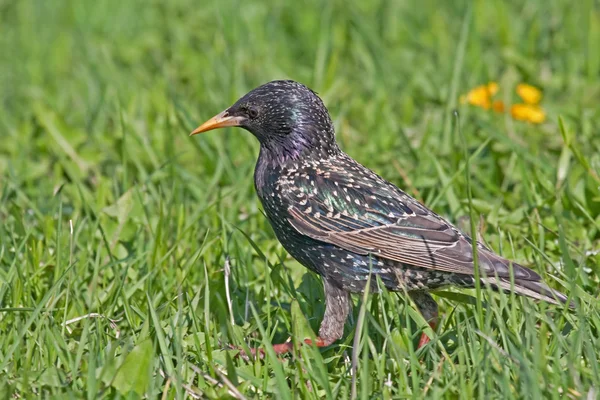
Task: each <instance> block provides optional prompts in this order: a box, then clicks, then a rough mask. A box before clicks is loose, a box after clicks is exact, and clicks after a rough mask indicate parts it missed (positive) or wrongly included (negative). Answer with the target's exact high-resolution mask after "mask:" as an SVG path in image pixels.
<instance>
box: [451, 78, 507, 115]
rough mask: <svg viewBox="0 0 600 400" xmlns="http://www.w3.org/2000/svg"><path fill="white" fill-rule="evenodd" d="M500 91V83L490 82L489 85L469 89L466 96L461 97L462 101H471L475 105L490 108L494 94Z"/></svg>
mask: <svg viewBox="0 0 600 400" xmlns="http://www.w3.org/2000/svg"><path fill="white" fill-rule="evenodd" d="M497 92H498V84H497V83H496V82H490V83H488V84H487V85H480V86H477V87H475V88H473V89H471V90H470V91H469V93H467V94H466V96H461V97H460V102H461V103H469V104H471V105H474V106H478V107H481V108H485V109H486V110H489V109H490V107H491V106H492V100H491V98H492V96H493V95H495V94H496V93H497Z"/></svg>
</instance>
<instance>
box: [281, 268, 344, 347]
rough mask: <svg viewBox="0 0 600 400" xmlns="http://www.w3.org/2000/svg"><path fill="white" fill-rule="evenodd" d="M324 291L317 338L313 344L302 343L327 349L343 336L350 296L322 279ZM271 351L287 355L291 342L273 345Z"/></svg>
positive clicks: (310, 341) (309, 342)
mask: <svg viewBox="0 0 600 400" xmlns="http://www.w3.org/2000/svg"><path fill="white" fill-rule="evenodd" d="M323 285H324V289H325V315H324V316H323V321H322V322H321V327H320V328H319V336H318V337H317V338H316V339H315V341H314V342H313V341H312V340H311V339H304V343H306V344H308V345H310V344H314V345H315V346H317V347H327V346H329V345H331V344H332V343H333V342H335V341H336V340H338V339H340V338H341V337H342V335H343V334H344V324H345V323H346V319H347V318H348V313H349V312H350V294H349V293H348V292H346V291H344V290H342V289H340V288H338V287H337V286H335V285H333V284H332V283H330V282H329V281H328V280H327V279H325V278H323ZM273 350H275V353H277V354H284V353H288V352H290V351H291V350H292V342H291V341H289V340H288V341H287V342H285V343H281V344H274V345H273Z"/></svg>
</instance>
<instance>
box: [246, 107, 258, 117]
mask: <svg viewBox="0 0 600 400" xmlns="http://www.w3.org/2000/svg"><path fill="white" fill-rule="evenodd" d="M246 112H247V113H248V116H249V117H250V118H256V117H258V111H256V109H255V108H248V109H247V110H246Z"/></svg>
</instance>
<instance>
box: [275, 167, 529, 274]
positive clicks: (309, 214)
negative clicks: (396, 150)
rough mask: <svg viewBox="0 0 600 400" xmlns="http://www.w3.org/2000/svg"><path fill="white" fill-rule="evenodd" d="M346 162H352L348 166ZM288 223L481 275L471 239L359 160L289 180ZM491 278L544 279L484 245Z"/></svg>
mask: <svg viewBox="0 0 600 400" xmlns="http://www.w3.org/2000/svg"><path fill="white" fill-rule="evenodd" d="M344 163H351V164H350V166H344ZM279 184H280V189H282V190H281V192H280V193H283V195H282V196H283V197H284V200H285V203H286V205H287V207H288V213H289V215H290V217H289V223H290V224H291V225H292V226H293V227H294V228H295V229H296V230H297V231H298V232H299V233H301V234H303V235H306V236H308V237H310V238H312V239H315V240H318V241H322V242H326V243H330V244H333V245H335V246H338V247H341V248H343V249H345V250H348V251H351V252H354V253H357V254H373V255H374V256H376V257H380V258H383V259H389V260H393V261H398V262H401V263H405V264H409V265H415V266H418V267H423V268H431V269H435V270H439V271H447V272H454V273H459V274H467V275H473V274H474V264H473V249H472V240H471V238H469V237H468V236H466V235H464V234H462V233H461V232H460V231H458V230H457V229H456V228H454V227H453V226H452V225H451V224H450V223H448V222H446V221H445V220H444V219H443V218H441V217H439V216H438V215H437V214H435V213H434V212H433V211H431V210H429V209H427V208H426V207H425V206H423V205H422V204H420V203H419V202H418V201H416V200H415V199H413V198H412V197H410V196H408V195H407V194H406V193H404V192H403V191H401V190H400V189H398V188H397V187H395V186H394V185H392V184H391V183H388V182H386V181H385V180H383V179H382V178H380V177H379V176H377V175H376V174H374V173H373V172H371V171H370V170H368V169H366V168H365V167H363V166H361V165H360V164H357V163H355V162H353V160H352V161H339V163H337V164H334V165H329V166H324V167H322V168H321V167H318V168H315V169H314V170H311V171H309V172H306V170H305V171H304V173H303V174H299V175H298V176H296V177H295V179H285V178H284V179H282V180H281V181H280V182H279ZM477 247H478V255H479V266H480V271H481V272H483V273H484V274H486V275H487V276H497V277H499V278H508V277H510V269H511V267H512V270H513V274H514V277H515V279H525V280H539V279H540V277H539V275H538V274H536V273H535V272H534V271H531V270H529V269H527V268H525V267H522V266H520V265H518V264H516V263H511V262H509V261H508V260H506V259H504V258H502V257H500V256H498V255H496V254H494V253H493V252H492V251H491V250H490V249H488V248H486V247H485V246H483V245H482V244H480V243H477Z"/></svg>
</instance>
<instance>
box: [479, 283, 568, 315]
mask: <svg viewBox="0 0 600 400" xmlns="http://www.w3.org/2000/svg"><path fill="white" fill-rule="evenodd" d="M485 280H486V281H487V282H488V283H490V284H491V285H492V286H495V287H496V289H500V290H506V291H508V292H515V293H516V294H519V295H522V296H527V297H531V298H532V299H536V300H543V301H545V302H548V303H551V304H557V305H561V304H567V303H568V305H569V307H570V308H575V304H574V303H573V302H572V301H571V302H569V299H568V298H567V296H566V295H564V294H563V293H561V292H559V291H558V290H554V289H552V288H550V287H549V286H547V285H546V284H545V283H543V282H541V281H528V280H521V279H515V282H514V285H513V284H512V283H511V282H510V280H508V279H504V278H485Z"/></svg>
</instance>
